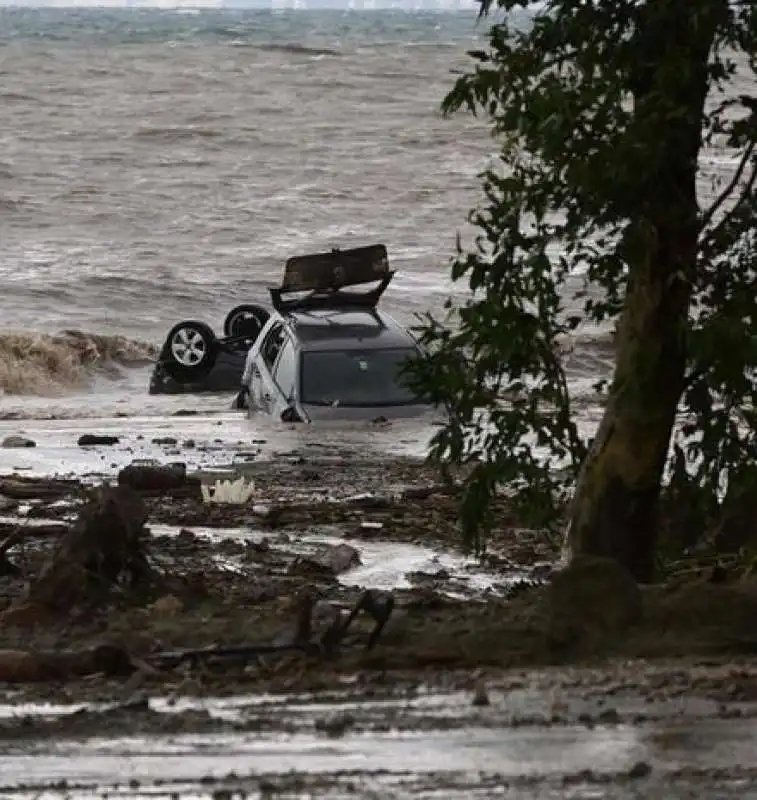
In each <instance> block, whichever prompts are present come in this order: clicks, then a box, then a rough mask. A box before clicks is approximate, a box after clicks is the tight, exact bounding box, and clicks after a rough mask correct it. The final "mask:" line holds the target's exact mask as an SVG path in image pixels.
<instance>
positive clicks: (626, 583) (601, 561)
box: [547, 556, 643, 649]
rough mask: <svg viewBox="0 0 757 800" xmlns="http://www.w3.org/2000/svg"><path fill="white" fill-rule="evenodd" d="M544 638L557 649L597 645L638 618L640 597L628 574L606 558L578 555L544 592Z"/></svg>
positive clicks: (639, 614) (615, 562)
mask: <svg viewBox="0 0 757 800" xmlns="http://www.w3.org/2000/svg"><path fill="white" fill-rule="evenodd" d="M547 597H548V603H549V619H548V638H549V640H550V643H551V645H552V646H553V647H555V648H557V649H563V648H566V647H567V648H570V647H571V646H574V645H582V644H590V645H597V644H599V643H600V642H602V641H605V640H607V639H611V638H614V637H616V636H618V635H621V634H623V633H624V631H625V630H626V629H627V628H628V627H629V626H631V625H633V624H635V623H637V622H640V621H641V618H642V613H643V608H642V595H641V591H640V589H639V587H638V586H637V585H636V582H635V581H634V579H633V578H632V577H631V575H630V574H629V573H628V572H627V571H626V570H625V569H624V568H623V567H622V566H621V565H620V564H619V563H618V562H617V561H614V560H613V559H609V558H594V557H588V556H579V557H577V558H576V559H574V560H573V562H572V563H571V564H570V565H569V566H568V567H567V568H566V569H563V570H561V571H559V572H558V573H557V574H556V575H555V577H554V578H553V580H552V583H551V584H550V586H549V589H548V591H547Z"/></svg>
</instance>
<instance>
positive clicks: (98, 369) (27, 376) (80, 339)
mask: <svg viewBox="0 0 757 800" xmlns="http://www.w3.org/2000/svg"><path fill="white" fill-rule="evenodd" d="M157 355H158V348H157V347H156V346H155V345H153V344H150V343H148V342H142V341H139V340H135V339H127V338H126V337H125V336H99V335H96V334H91V333H84V332H82V331H75V330H65V331H61V332H60V333H58V334H55V335H49V334H35V333H26V332H24V333H20V332H19V333H16V332H6V333H1V334H0V394H2V395H52V394H57V393H59V392H61V391H66V390H73V389H83V388H86V387H88V386H89V385H90V383H91V382H92V381H93V379H94V378H96V377H97V376H98V375H100V376H102V375H103V374H104V375H106V376H108V377H112V378H118V377H120V376H121V375H122V369H123V368H124V367H140V366H145V365H147V364H149V363H151V362H152V361H154V360H155V359H156V358H157Z"/></svg>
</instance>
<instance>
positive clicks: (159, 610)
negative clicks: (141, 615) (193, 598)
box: [150, 594, 184, 617]
mask: <svg viewBox="0 0 757 800" xmlns="http://www.w3.org/2000/svg"><path fill="white" fill-rule="evenodd" d="M183 610H184V604H183V603H182V602H181V600H179V598H178V597H175V596H174V595H172V594H167V595H165V596H163V597H160V598H158V599H157V600H156V601H155V602H154V603H153V604H152V605H151V606H150V611H151V612H152V613H153V614H154V615H155V616H158V617H175V616H177V615H178V614H179V613H181V611H183Z"/></svg>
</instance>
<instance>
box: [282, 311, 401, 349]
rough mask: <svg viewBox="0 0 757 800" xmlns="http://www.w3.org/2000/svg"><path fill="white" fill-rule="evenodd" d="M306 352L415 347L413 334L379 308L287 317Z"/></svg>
mask: <svg viewBox="0 0 757 800" xmlns="http://www.w3.org/2000/svg"><path fill="white" fill-rule="evenodd" d="M286 319H287V322H288V323H289V327H290V328H291V329H292V331H293V333H294V334H295V336H296V337H297V341H298V342H299V343H300V346H301V348H302V349H303V350H311V351H313V350H345V349H358V348H368V349H370V350H387V349H390V348H397V347H415V346H416V344H415V341H414V339H413V337H412V336H411V335H410V333H409V332H408V331H407V330H406V329H405V328H404V327H403V326H402V325H400V324H399V323H398V322H396V321H395V320H394V319H392V317H390V316H389V315H388V314H385V313H383V312H381V311H378V310H376V309H364V308H360V309H349V308H346V309H334V310H318V311H293V312H290V313H289V314H287V316H286Z"/></svg>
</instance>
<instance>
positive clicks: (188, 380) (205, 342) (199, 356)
mask: <svg viewBox="0 0 757 800" xmlns="http://www.w3.org/2000/svg"><path fill="white" fill-rule="evenodd" d="M269 317H270V312H269V311H268V310H267V309H266V308H264V307H263V306H260V305H253V304H248V303H245V304H242V305H239V306H236V307H235V308H232V309H231V311H229V313H228V314H227V315H226V319H225V321H224V324H223V333H224V335H223V336H222V337H219V336H216V334H215V332H214V331H213V329H212V328H211V327H210V325H208V324H207V323H205V322H198V321H196V320H187V321H184V322H179V323H178V324H176V325H174V326H173V328H171V330H170V331H169V332H168V335H167V336H166V339H165V342H164V343H163V347H162V348H161V350H160V354H159V355H158V360H157V361H156V363H155V367H154V368H153V371H152V374H151V375H150V384H149V393H150V394H179V393H184V392H234V391H237V390H238V389H239V384H240V381H241V378H242V372H243V370H244V365H245V359H246V358H247V353H248V352H249V350H250V347H251V346H252V344H253V343H254V342H255V340H256V339H257V337H258V335H259V334H260V332H261V331H262V329H263V328H264V327H265V324H266V322H267V321H268V318H269Z"/></svg>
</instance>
